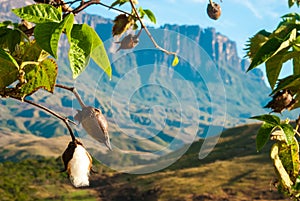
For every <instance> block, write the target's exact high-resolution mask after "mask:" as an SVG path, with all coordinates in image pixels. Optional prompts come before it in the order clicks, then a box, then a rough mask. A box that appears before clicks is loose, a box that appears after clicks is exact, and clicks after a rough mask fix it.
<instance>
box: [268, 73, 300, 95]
mask: <svg viewBox="0 0 300 201" xmlns="http://www.w3.org/2000/svg"><path fill="white" fill-rule="evenodd" d="M299 87H300V75H290V76H288V77H285V78H283V79H280V80H279V82H278V84H277V87H276V89H274V90H273V91H272V94H271V95H273V94H275V93H277V92H279V91H281V90H283V89H290V90H292V91H298V90H299Z"/></svg>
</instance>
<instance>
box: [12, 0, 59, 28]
mask: <svg viewBox="0 0 300 201" xmlns="http://www.w3.org/2000/svg"><path fill="white" fill-rule="evenodd" d="M12 11H13V12H14V13H15V14H16V15H17V16H19V17H20V18H22V19H24V20H27V21H29V22H33V23H36V24H39V23H46V22H56V23H59V22H61V21H62V10H61V9H57V8H55V7H54V6H51V5H49V4H33V5H29V6H25V7H22V8H17V9H13V10H12Z"/></svg>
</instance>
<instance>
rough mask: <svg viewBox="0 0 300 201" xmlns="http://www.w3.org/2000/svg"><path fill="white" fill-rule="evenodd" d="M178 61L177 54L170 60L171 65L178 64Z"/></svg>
mask: <svg viewBox="0 0 300 201" xmlns="http://www.w3.org/2000/svg"><path fill="white" fill-rule="evenodd" d="M178 63H179V58H178V56H177V55H174V59H173V61H172V66H173V67H175V66H177V65H178Z"/></svg>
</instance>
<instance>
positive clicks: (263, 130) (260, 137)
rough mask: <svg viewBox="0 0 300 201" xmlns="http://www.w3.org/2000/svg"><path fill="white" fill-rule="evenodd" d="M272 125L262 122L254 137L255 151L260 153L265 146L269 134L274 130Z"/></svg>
mask: <svg viewBox="0 0 300 201" xmlns="http://www.w3.org/2000/svg"><path fill="white" fill-rule="evenodd" d="M274 127H276V126H274V124H269V123H266V122H264V123H263V124H262V125H261V127H260V129H259V130H258V133H257V135H256V149H257V151H260V150H261V149H262V148H263V147H264V146H265V144H266V143H267V142H268V141H269V140H270V134H271V132H272V130H273V129H274Z"/></svg>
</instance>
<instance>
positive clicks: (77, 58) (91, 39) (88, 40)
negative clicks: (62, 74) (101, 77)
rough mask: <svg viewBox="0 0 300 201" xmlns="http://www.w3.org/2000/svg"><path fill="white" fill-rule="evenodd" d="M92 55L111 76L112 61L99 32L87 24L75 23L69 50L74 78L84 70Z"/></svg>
mask: <svg viewBox="0 0 300 201" xmlns="http://www.w3.org/2000/svg"><path fill="white" fill-rule="evenodd" d="M90 57H92V59H93V60H94V61H95V62H96V64H97V65H99V66H100V67H101V68H102V69H103V70H104V71H105V72H106V73H107V75H108V76H109V77H111V66H110V62H109V59H108V56H107V54H106V50H105V48H104V44H103V42H102V41H101V39H100V38H99V36H98V34H97V33H96V32H95V31H94V29H93V28H91V27H90V26H88V25H86V24H82V25H74V26H73V29H72V32H71V46H70V51H69V59H70V67H71V70H72V72H73V78H74V79H75V78H76V77H77V76H78V75H80V74H81V73H82V72H83V71H84V69H85V68H86V66H87V65H88V63H89V60H90Z"/></svg>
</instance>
